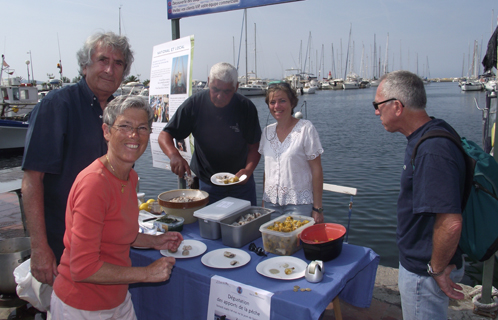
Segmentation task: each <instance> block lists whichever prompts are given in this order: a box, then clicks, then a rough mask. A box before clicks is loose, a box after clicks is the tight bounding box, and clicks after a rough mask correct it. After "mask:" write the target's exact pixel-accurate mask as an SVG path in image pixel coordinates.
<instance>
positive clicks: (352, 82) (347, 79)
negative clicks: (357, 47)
mask: <svg viewBox="0 0 498 320" xmlns="http://www.w3.org/2000/svg"><path fill="white" fill-rule="evenodd" d="M352 29H353V26H352V25H351V26H350V28H349V40H348V51H347V53H346V69H345V70H344V83H343V84H342V88H343V89H344V90H349V89H359V88H360V81H359V79H358V75H357V74H355V73H354V72H350V73H349V74H348V59H349V48H350V47H351V30H352ZM353 55H354V51H353Z"/></svg>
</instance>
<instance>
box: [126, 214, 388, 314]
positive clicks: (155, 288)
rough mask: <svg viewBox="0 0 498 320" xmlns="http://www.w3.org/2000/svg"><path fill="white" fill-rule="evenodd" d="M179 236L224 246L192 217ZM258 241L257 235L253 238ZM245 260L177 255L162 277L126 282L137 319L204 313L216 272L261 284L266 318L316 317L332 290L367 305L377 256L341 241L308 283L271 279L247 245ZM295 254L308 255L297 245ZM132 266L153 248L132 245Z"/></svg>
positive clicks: (154, 253)
mask: <svg viewBox="0 0 498 320" xmlns="http://www.w3.org/2000/svg"><path fill="white" fill-rule="evenodd" d="M182 235H183V237H184V239H195V240H200V241H202V242H204V243H205V244H206V245H207V251H206V252H209V251H211V250H215V249H219V248H224V247H225V246H224V245H223V244H222V242H221V239H219V240H208V239H204V238H201V237H200V235H199V225H198V223H197V222H196V223H193V224H188V225H185V226H184V228H183V231H182ZM254 243H255V244H256V245H257V246H258V247H262V246H263V243H262V238H261V237H260V238H258V239H256V240H255V241H254ZM248 247H249V244H247V245H245V246H243V247H242V248H240V249H242V250H245V251H247V252H249V254H250V255H251V261H250V262H249V263H248V264H246V265H245V266H242V267H240V268H234V269H214V268H209V267H206V266H204V265H203V264H202V262H201V256H202V255H201V256H198V257H194V258H189V259H177V260H176V265H175V267H174V269H173V272H172V273H171V277H170V279H169V280H168V281H165V282H161V283H155V284H149V283H140V284H134V285H130V292H131V294H132V300H133V305H134V307H135V312H136V314H137V317H138V319H141V320H143V319H161V320H163V319H175V320H177V319H206V318H207V310H208V302H209V288H210V283H211V277H212V276H214V275H219V276H222V277H225V278H228V279H232V280H234V281H238V282H241V283H244V284H247V285H251V286H254V287H257V288H261V289H264V290H267V291H270V292H273V293H274V295H273V297H272V299H271V319H272V320H280V319H282V320H284V319H302V320H304V319H318V318H319V317H320V315H321V313H322V312H323V311H324V310H325V308H326V307H327V306H328V305H329V303H330V302H331V301H332V300H333V299H334V298H335V297H336V296H337V295H339V297H340V298H341V299H342V300H343V301H346V302H348V303H350V304H352V305H354V306H357V307H361V308H367V307H369V306H370V302H371V300H372V291H373V288H374V283H375V275H376V272H377V266H378V264H379V256H378V255H377V254H376V253H375V252H374V251H373V250H372V249H370V248H365V247H359V246H355V245H350V244H344V245H343V249H342V253H341V255H340V256H339V257H337V258H336V259H334V260H332V261H328V262H326V263H325V266H324V270H325V274H324V278H323V280H322V281H321V282H319V283H310V282H308V281H306V279H305V278H304V277H303V278H301V279H297V280H277V279H272V278H268V277H265V276H262V275H260V274H259V273H258V272H257V271H256V266H257V265H258V263H260V262H261V261H263V260H264V259H268V258H271V257H276V256H277V255H274V254H268V257H260V256H258V255H256V254H255V253H254V252H250V251H249V250H248ZM293 256H295V257H297V258H300V259H303V260H304V261H306V263H309V262H310V261H309V260H307V259H306V258H305V257H304V251H303V250H302V249H300V250H299V251H297V252H296V253H294V255H293ZM130 257H131V260H132V263H133V266H137V267H138V266H147V265H149V264H150V263H152V262H153V261H155V260H157V259H159V258H160V257H161V254H160V252H159V251H158V250H141V249H132V250H131V252H130ZM296 285H297V286H300V287H301V288H311V292H301V291H298V292H294V291H293V289H294V286H296Z"/></svg>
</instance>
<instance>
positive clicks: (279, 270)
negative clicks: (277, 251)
mask: <svg viewBox="0 0 498 320" xmlns="http://www.w3.org/2000/svg"><path fill="white" fill-rule="evenodd" d="M307 266H308V264H307V263H306V262H305V261H303V260H301V259H299V258H296V257H292V256H281V257H275V258H271V259H267V260H264V261H262V262H260V263H259V264H258V265H257V266H256V271H257V272H258V273H259V274H261V275H263V276H265V277H269V278H273V279H282V280H294V279H299V278H302V277H304V273H305V271H306V267H307Z"/></svg>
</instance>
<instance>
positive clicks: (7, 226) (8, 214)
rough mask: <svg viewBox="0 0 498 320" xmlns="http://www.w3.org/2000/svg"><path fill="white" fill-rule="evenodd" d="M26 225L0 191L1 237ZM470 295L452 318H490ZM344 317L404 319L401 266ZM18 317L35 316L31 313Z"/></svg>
mask: <svg viewBox="0 0 498 320" xmlns="http://www.w3.org/2000/svg"><path fill="white" fill-rule="evenodd" d="M23 236H24V228H23V224H22V220H21V210H20V206H19V200H18V197H17V194H16V193H15V192H4V193H0V241H1V240H4V239H9V238H14V237H23ZM462 286H463V287H464V292H465V294H466V299H464V300H461V301H456V300H452V301H450V310H449V314H448V316H449V318H450V319H453V320H458V319H461V320H467V319H490V318H486V317H481V316H478V315H476V314H474V313H473V304H472V299H471V298H470V297H469V295H468V294H469V293H470V292H471V291H473V290H474V288H473V287H470V286H465V285H462ZM340 305H341V311H342V318H343V320H353V319H354V320H401V319H402V313H401V299H400V296H399V291H398V269H395V268H389V267H383V266H379V268H378V270H377V276H376V279H375V288H374V290H373V298H372V303H371V305H370V307H369V308H357V307H354V306H352V305H349V304H347V303H345V302H343V301H341V303H340ZM15 312H16V309H15V308H2V307H0V320H3V319H14V318H13V317H12V314H13V313H14V314H15ZM16 319H26V320H28V319H34V317H33V316H27V317H23V318H16ZM335 319H336V318H335V316H334V310H333V306H332V303H331V304H330V305H329V306H328V307H327V309H326V310H325V312H324V315H323V318H322V320H335ZM185 320H187V319H185Z"/></svg>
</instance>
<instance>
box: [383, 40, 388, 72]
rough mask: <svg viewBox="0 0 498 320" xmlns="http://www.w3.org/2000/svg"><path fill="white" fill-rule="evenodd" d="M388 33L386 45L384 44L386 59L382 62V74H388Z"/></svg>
mask: <svg viewBox="0 0 498 320" xmlns="http://www.w3.org/2000/svg"><path fill="white" fill-rule="evenodd" d="M388 60H389V32H388V33H387V44H386V59H385V60H384V61H385V64H384V74H386V73H388V72H389V67H388V63H389V61H388Z"/></svg>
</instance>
